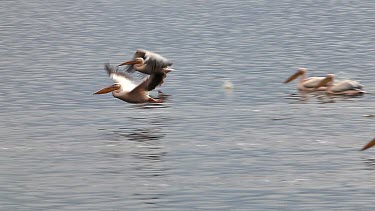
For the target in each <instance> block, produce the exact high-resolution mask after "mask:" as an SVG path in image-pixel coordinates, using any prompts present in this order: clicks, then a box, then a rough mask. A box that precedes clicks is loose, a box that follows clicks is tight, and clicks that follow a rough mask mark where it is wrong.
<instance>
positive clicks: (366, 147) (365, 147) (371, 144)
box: [361, 138, 375, 151]
mask: <svg viewBox="0 0 375 211" xmlns="http://www.w3.org/2000/svg"><path fill="white" fill-rule="evenodd" d="M373 146H375V138H374V139H372V141H370V142H368V143H367V144H366V145H365V146H363V147H362V149H361V151H363V150H366V149H368V148H371V147H373Z"/></svg>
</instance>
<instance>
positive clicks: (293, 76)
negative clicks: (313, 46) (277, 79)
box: [284, 68, 307, 84]
mask: <svg viewBox="0 0 375 211" xmlns="http://www.w3.org/2000/svg"><path fill="white" fill-rule="evenodd" d="M306 72H307V69H306V68H299V69H298V70H297V72H296V73H294V74H293V75H291V76H290V77H289V78H288V79H286V80H285V81H284V84H286V83H289V82H291V81H293V80H294V79H296V78H298V77H299V76H301V75H304V74H306Z"/></svg>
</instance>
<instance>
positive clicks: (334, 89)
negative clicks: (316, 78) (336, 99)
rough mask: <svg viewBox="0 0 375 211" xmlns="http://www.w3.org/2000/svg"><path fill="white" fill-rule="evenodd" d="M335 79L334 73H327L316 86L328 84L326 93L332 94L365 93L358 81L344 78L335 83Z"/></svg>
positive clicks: (350, 94) (351, 94)
mask: <svg viewBox="0 0 375 211" xmlns="http://www.w3.org/2000/svg"><path fill="white" fill-rule="evenodd" d="M334 79H335V75H334V74H327V76H326V77H325V78H324V79H323V80H322V81H320V83H319V84H318V85H317V86H316V88H317V89H319V87H321V86H327V89H326V93H327V94H332V95H349V96H353V95H361V94H364V93H365V91H363V86H362V85H361V84H360V83H358V82H357V81H352V80H344V81H340V82H338V83H337V84H333V81H334Z"/></svg>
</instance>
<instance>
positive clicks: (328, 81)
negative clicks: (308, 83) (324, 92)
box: [315, 74, 335, 89]
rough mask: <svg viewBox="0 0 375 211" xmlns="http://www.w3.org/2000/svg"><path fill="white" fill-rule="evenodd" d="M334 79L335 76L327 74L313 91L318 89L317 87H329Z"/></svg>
mask: <svg viewBox="0 0 375 211" xmlns="http://www.w3.org/2000/svg"><path fill="white" fill-rule="evenodd" d="M334 78H335V75H333V74H327V75H326V77H325V78H324V79H323V80H322V81H321V82H320V83H319V84H318V85H316V87H315V89H318V88H319V87H322V86H329V85H331V84H332V82H333V80H334Z"/></svg>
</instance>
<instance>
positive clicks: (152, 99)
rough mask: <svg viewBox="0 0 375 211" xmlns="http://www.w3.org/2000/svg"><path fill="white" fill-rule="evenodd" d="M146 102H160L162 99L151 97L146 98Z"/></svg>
mask: <svg viewBox="0 0 375 211" xmlns="http://www.w3.org/2000/svg"><path fill="white" fill-rule="evenodd" d="M147 102H149V103H162V102H163V100H162V99H154V98H152V97H150V98H148V100H147Z"/></svg>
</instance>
